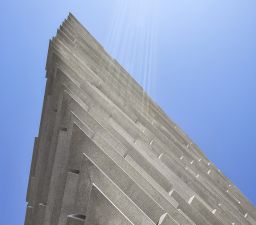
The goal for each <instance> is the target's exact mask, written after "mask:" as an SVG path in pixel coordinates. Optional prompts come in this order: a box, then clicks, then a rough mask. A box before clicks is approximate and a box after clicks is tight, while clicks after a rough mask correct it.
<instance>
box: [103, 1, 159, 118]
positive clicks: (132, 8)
mask: <svg viewBox="0 0 256 225" xmlns="http://www.w3.org/2000/svg"><path fill="white" fill-rule="evenodd" d="M158 4H159V1H157V0H151V1H146V0H137V1H135V0H131V1H127V0H117V1H116V3H115V6H116V7H115V11H114V15H113V19H112V23H111V27H110V28H109V33H108V35H107V37H106V45H105V46H106V48H107V50H108V51H109V52H110V54H111V55H112V56H113V57H114V58H116V59H117V60H118V61H119V62H120V63H121V64H122V65H123V66H124V68H125V69H126V70H127V71H128V72H129V73H130V74H132V75H133V77H134V78H135V79H136V80H137V81H138V82H139V83H140V84H141V85H142V87H143V89H144V91H145V93H144V94H143V96H142V101H141V106H142V109H143V110H144V111H145V113H146V112H147V108H148V107H147V102H146V101H145V100H146V98H145V96H146V95H147V94H149V95H150V94H152V91H153V85H154V80H155V78H154V77H156V74H155V73H156V57H155V55H156V50H157V18H158ZM127 85H129V84H127ZM127 89H128V87H127Z"/></svg>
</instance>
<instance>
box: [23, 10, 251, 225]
mask: <svg viewBox="0 0 256 225" xmlns="http://www.w3.org/2000/svg"><path fill="white" fill-rule="evenodd" d="M46 70H47V85H46V90H45V97H44V105H43V111H42V118H41V124H40V130H39V135H38V138H35V144H34V151H33V157H32V163H31V171H30V178H29V185H28V192H27V202H28V206H27V213H26V219H25V225H85V224H86V225H126V224H127V225H130V224H134V225H144V224H147V225H154V224H155V225H156V224H158V225H160V224H161V225H177V224H180V225H192V224H197V225H207V224H212V225H222V224H223V225H232V224H235V225H238V224H239V225H255V224H256V210H255V208H254V207H253V206H252V205H251V203H250V202H249V201H248V200H247V199H246V198H245V197H244V196H243V195H242V194H241V192H240V191H239V190H238V189H237V188H236V187H235V186H234V185H233V184H232V183H231V181H230V180H229V179H228V178H226V177H225V176H224V175H223V174H222V173H221V172H220V171H219V170H218V169H217V168H216V167H215V166H214V165H213V164H212V163H211V162H210V161H209V160H208V159H207V158H206V157H205V155H204V154H203V152H202V151H200V149H199V148H198V147H197V146H196V145H195V144H194V143H193V141H192V140H190V139H189V138H188V137H187V136H186V135H185V134H184V133H183V131H181V130H180V128H179V127H178V126H177V125H176V124H175V123H174V122H172V121H171V120H170V119H169V118H168V117H167V116H166V114H165V113H164V112H163V111H162V110H161V109H160V108H159V107H158V106H157V105H156V104H155V103H154V102H153V101H152V100H151V99H150V98H149V97H148V96H147V94H146V93H145V92H144V91H143V89H142V87H140V86H139V85H138V84H137V83H136V82H135V81H134V80H133V79H132V78H131V77H130V76H129V74H128V73H127V72H126V71H125V70H124V69H123V68H122V67H121V66H120V65H119V64H118V63H117V62H116V61H115V60H113V59H112V58H111V57H110V56H109V55H108V54H107V53H106V52H105V51H104V49H103V48H102V47H101V46H100V45H99V44H98V43H97V41H96V40H95V39H94V38H93V37H92V36H91V35H90V34H89V33H88V32H87V31H86V29H85V28H84V27H83V26H82V25H81V24H80V23H79V22H78V21H77V20H76V19H75V18H74V16H72V15H71V14H70V15H69V16H68V18H67V19H66V20H65V21H64V23H63V24H62V25H61V26H60V28H59V29H58V32H57V35H56V37H54V38H53V39H52V40H51V41H50V44H49V52H48V58H47V64H46Z"/></svg>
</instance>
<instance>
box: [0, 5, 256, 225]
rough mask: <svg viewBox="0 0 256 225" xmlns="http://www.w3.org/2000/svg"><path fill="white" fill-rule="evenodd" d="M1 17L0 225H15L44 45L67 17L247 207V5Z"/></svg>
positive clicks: (251, 65) (250, 94)
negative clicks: (76, 22) (93, 40)
mask: <svg viewBox="0 0 256 225" xmlns="http://www.w3.org/2000/svg"><path fill="white" fill-rule="evenodd" d="M127 2H128V3H127ZM0 9H1V15H0V17H1V35H0V65H1V83H0V84H1V88H0V100H1V105H0V107H1V108H0V109H1V110H0V118H1V128H2V129H0V144H1V148H0V150H1V163H0V169H1V172H2V173H1V180H0V182H1V183H0V212H1V219H0V224H1V225H20V224H23V221H24V215H25V206H26V204H25V195H26V189H27V181H28V174H29V168H30V160H31V156H32V147H33V141H34V137H35V136H37V134H38V128H39V121H40V116H41V109H42V100H43V94H44V87H45V69H44V68H45V62H46V56H47V50H48V42H49V39H50V38H51V37H52V36H54V35H55V33H56V30H57V28H58V26H59V25H60V24H61V22H62V21H63V20H64V19H65V17H66V16H67V15H68V12H72V13H73V14H74V15H75V16H76V17H77V18H78V19H79V20H80V21H81V23H82V24H84V26H85V27H86V28H87V29H88V30H89V31H90V33H91V34H93V35H94V36H95V38H96V39H97V40H98V41H99V42H100V43H101V44H102V45H103V46H104V47H105V48H106V49H107V50H108V52H110V54H111V55H112V56H113V57H114V58H116V59H117V60H118V61H119V62H121V64H122V65H123V66H124V67H125V68H126V69H127V70H128V71H129V72H131V73H132V75H133V76H134V78H135V79H136V80H137V81H138V82H140V83H141V84H142V85H143V86H144V87H145V88H146V90H147V91H148V92H149V93H150V95H151V96H152V97H153V99H154V100H155V101H156V102H157V103H158V104H159V105H160V106H161V107H162V108H163V109H164V111H165V112H166V113H167V114H168V115H169V116H170V117H171V118H172V119H173V120H174V121H175V122H176V123H177V124H179V125H180V127H181V128H182V129H183V130H184V131H185V132H186V133H187V134H188V135H189V136H190V137H191V138H192V139H193V140H194V141H195V143H197V144H198V145H199V146H200V147H201V149H202V150H203V151H204V152H205V154H206V155H207V156H208V158H209V159H210V160H211V161H213V162H214V164H215V165H216V166H217V167H218V168H220V169H221V171H223V173H224V174H225V175H226V176H228V177H229V178H230V179H231V180H232V181H233V182H234V183H235V184H236V185H237V186H238V187H239V188H240V189H241V190H242V192H243V193H244V194H245V195H246V196H247V197H248V198H249V199H250V200H251V201H252V202H253V203H254V205H255V204H256V187H255V186H256V169H255V162H256V147H255V146H256V144H255V143H254V142H255V141H256V132H255V128H256V116H255V115H256V61H255V60H256V13H255V12H256V1H255V0H194V1H191V0H158V1H157V0H137V1H135V0H129V1H128V0H127V1H125V0H119V1H118V0H93V1H88V0H83V1H79V0H74V1H68V0H62V1H60V0H55V1H53V0H51V1H50V0H44V1H35V0H33V1H32V0H24V1H18V0H16V1H15V0H8V1H1V3H0Z"/></svg>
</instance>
